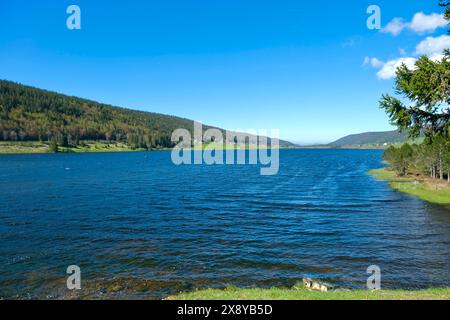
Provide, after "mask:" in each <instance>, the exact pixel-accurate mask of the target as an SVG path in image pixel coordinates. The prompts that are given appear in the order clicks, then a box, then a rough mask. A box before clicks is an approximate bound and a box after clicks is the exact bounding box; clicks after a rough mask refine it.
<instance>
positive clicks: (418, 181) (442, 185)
mask: <svg viewBox="0 0 450 320" xmlns="http://www.w3.org/2000/svg"><path fill="white" fill-rule="evenodd" d="M369 173H370V174H372V175H374V177H375V178H377V179H379V180H386V181H388V182H389V185H390V186H391V187H392V188H393V189H395V190H398V191H401V192H404V193H407V194H410V195H413V196H416V197H419V198H420V199H422V200H425V201H428V202H430V203H436V204H441V205H445V206H449V207H450V185H449V184H448V183H447V182H445V181H437V180H433V179H431V178H426V177H416V176H407V177H399V176H397V175H396V174H395V172H394V171H392V170H390V169H389V167H386V168H381V169H376V170H372V171H369Z"/></svg>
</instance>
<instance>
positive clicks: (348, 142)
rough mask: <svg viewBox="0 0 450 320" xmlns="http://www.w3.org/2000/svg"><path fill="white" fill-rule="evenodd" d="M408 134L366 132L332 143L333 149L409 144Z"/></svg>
mask: <svg viewBox="0 0 450 320" xmlns="http://www.w3.org/2000/svg"><path fill="white" fill-rule="evenodd" d="M408 140H409V139H408V134H407V133H406V132H402V133H401V132H398V131H396V130H394V131H383V132H365V133H360V134H351V135H349V136H346V137H343V138H341V139H339V140H336V141H334V142H332V143H330V144H329V145H330V146H333V147H345V146H366V145H372V146H373V145H384V144H385V143H386V144H395V143H403V142H407V141H408Z"/></svg>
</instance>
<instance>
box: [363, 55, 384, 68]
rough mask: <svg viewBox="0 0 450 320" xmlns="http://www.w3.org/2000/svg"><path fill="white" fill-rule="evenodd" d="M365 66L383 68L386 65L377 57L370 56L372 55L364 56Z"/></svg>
mask: <svg viewBox="0 0 450 320" xmlns="http://www.w3.org/2000/svg"><path fill="white" fill-rule="evenodd" d="M363 65H364V66H371V67H372V68H377V69H378V68H381V67H382V66H383V65H384V62H383V61H381V60H378V59H377V58H370V57H365V58H364V62H363Z"/></svg>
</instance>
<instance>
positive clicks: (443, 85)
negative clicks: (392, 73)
mask: <svg viewBox="0 0 450 320" xmlns="http://www.w3.org/2000/svg"><path fill="white" fill-rule="evenodd" d="M439 4H440V6H442V7H444V8H445V13H444V17H445V18H446V19H447V20H448V21H450V1H449V0H441V1H440V3H439ZM449 60H450V51H449V50H445V51H444V52H443V58H442V59H441V60H440V61H434V60H431V59H430V58H428V57H427V56H422V57H421V58H419V59H418V60H417V61H416V63H415V67H414V68H413V69H409V68H408V67H407V66H406V65H405V64H403V65H402V66H400V67H399V68H398V69H397V72H396V79H395V90H396V92H397V94H398V95H400V96H401V97H403V98H406V99H407V100H409V102H410V103H411V104H410V105H405V104H404V103H403V102H402V101H401V100H400V99H399V98H396V97H392V96H390V95H383V96H382V98H381V100H380V107H381V108H382V109H384V110H385V111H386V113H387V114H388V115H389V118H390V121H391V123H392V124H394V125H396V126H397V127H398V128H399V129H400V130H406V131H408V132H409V134H410V136H411V137H417V136H418V135H419V134H421V133H424V134H425V135H427V136H428V137H433V136H436V135H442V136H444V137H447V136H448V135H449V132H450V108H449V104H450V61H449Z"/></svg>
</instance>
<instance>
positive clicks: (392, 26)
mask: <svg viewBox="0 0 450 320" xmlns="http://www.w3.org/2000/svg"><path fill="white" fill-rule="evenodd" d="M407 26H408V24H407V23H406V22H404V21H403V19H402V18H394V19H392V20H391V22H389V23H388V24H387V25H386V27H384V28H383V29H381V32H384V33H390V34H392V35H393V36H397V35H399V34H400V33H401V32H402V31H403V29H405V28H406V27H407Z"/></svg>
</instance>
